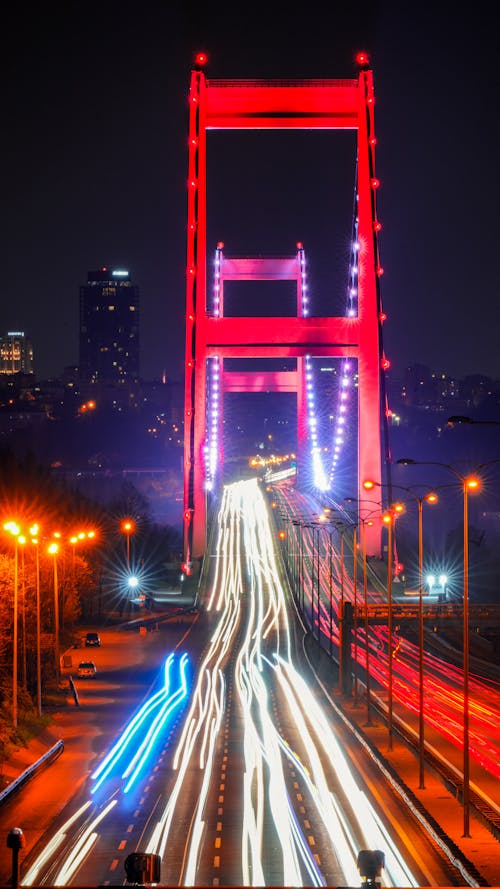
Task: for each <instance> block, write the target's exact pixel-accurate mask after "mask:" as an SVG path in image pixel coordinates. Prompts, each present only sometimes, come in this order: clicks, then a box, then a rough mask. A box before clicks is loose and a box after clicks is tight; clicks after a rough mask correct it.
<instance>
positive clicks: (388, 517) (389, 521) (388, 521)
mask: <svg viewBox="0 0 500 889" xmlns="http://www.w3.org/2000/svg"><path fill="white" fill-rule="evenodd" d="M382 522H383V523H384V525H385V526H386V528H387V534H388V537H387V635H388V642H387V657H388V666H387V670H388V673H387V728H388V732H389V750H392V570H393V565H392V561H393V555H392V552H393V543H392V537H393V534H392V529H393V524H394V513H393V512H392V510H390V511H388V512H386V513H384V515H383V516H382Z"/></svg>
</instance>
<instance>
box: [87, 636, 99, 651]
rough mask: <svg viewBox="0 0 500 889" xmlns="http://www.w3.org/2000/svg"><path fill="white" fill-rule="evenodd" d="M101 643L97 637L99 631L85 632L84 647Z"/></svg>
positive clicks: (92, 646) (97, 645)
mask: <svg viewBox="0 0 500 889" xmlns="http://www.w3.org/2000/svg"><path fill="white" fill-rule="evenodd" d="M100 644H101V640H100V638H99V633H86V634H85V647H86V648H98V647H99V646H100Z"/></svg>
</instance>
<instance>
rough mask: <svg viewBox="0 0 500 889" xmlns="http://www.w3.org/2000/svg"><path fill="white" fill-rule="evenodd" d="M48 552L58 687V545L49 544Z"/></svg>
mask: <svg viewBox="0 0 500 889" xmlns="http://www.w3.org/2000/svg"><path fill="white" fill-rule="evenodd" d="M48 552H49V554H50V555H51V556H52V557H53V561H54V637H55V644H54V660H55V668H56V680H57V684H58V685H59V673H60V652H59V585H58V580H57V553H58V552H59V544H58V543H50V544H49V546H48Z"/></svg>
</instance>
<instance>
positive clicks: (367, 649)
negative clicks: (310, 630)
mask: <svg viewBox="0 0 500 889" xmlns="http://www.w3.org/2000/svg"><path fill="white" fill-rule="evenodd" d="M360 522H361V546H362V551H363V599H364V606H365V673H366V682H365V684H366V724H367V726H371V725H373V723H372V717H371V690H370V642H369V631H370V626H369V620H368V582H367V568H366V525H367V524H368V525H373V521H372V520H371V519H368V518H363V519H361V518H360Z"/></svg>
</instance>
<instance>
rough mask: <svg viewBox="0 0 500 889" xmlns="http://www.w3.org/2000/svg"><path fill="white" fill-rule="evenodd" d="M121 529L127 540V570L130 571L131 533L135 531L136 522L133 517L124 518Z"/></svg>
mask: <svg viewBox="0 0 500 889" xmlns="http://www.w3.org/2000/svg"><path fill="white" fill-rule="evenodd" d="M121 529H122V531H123V533H124V534H125V537H126V540H127V570H128V571H130V535H131V534H133V533H134V531H135V523H134V522H133V521H132V519H124V520H123V522H122V524H121Z"/></svg>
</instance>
